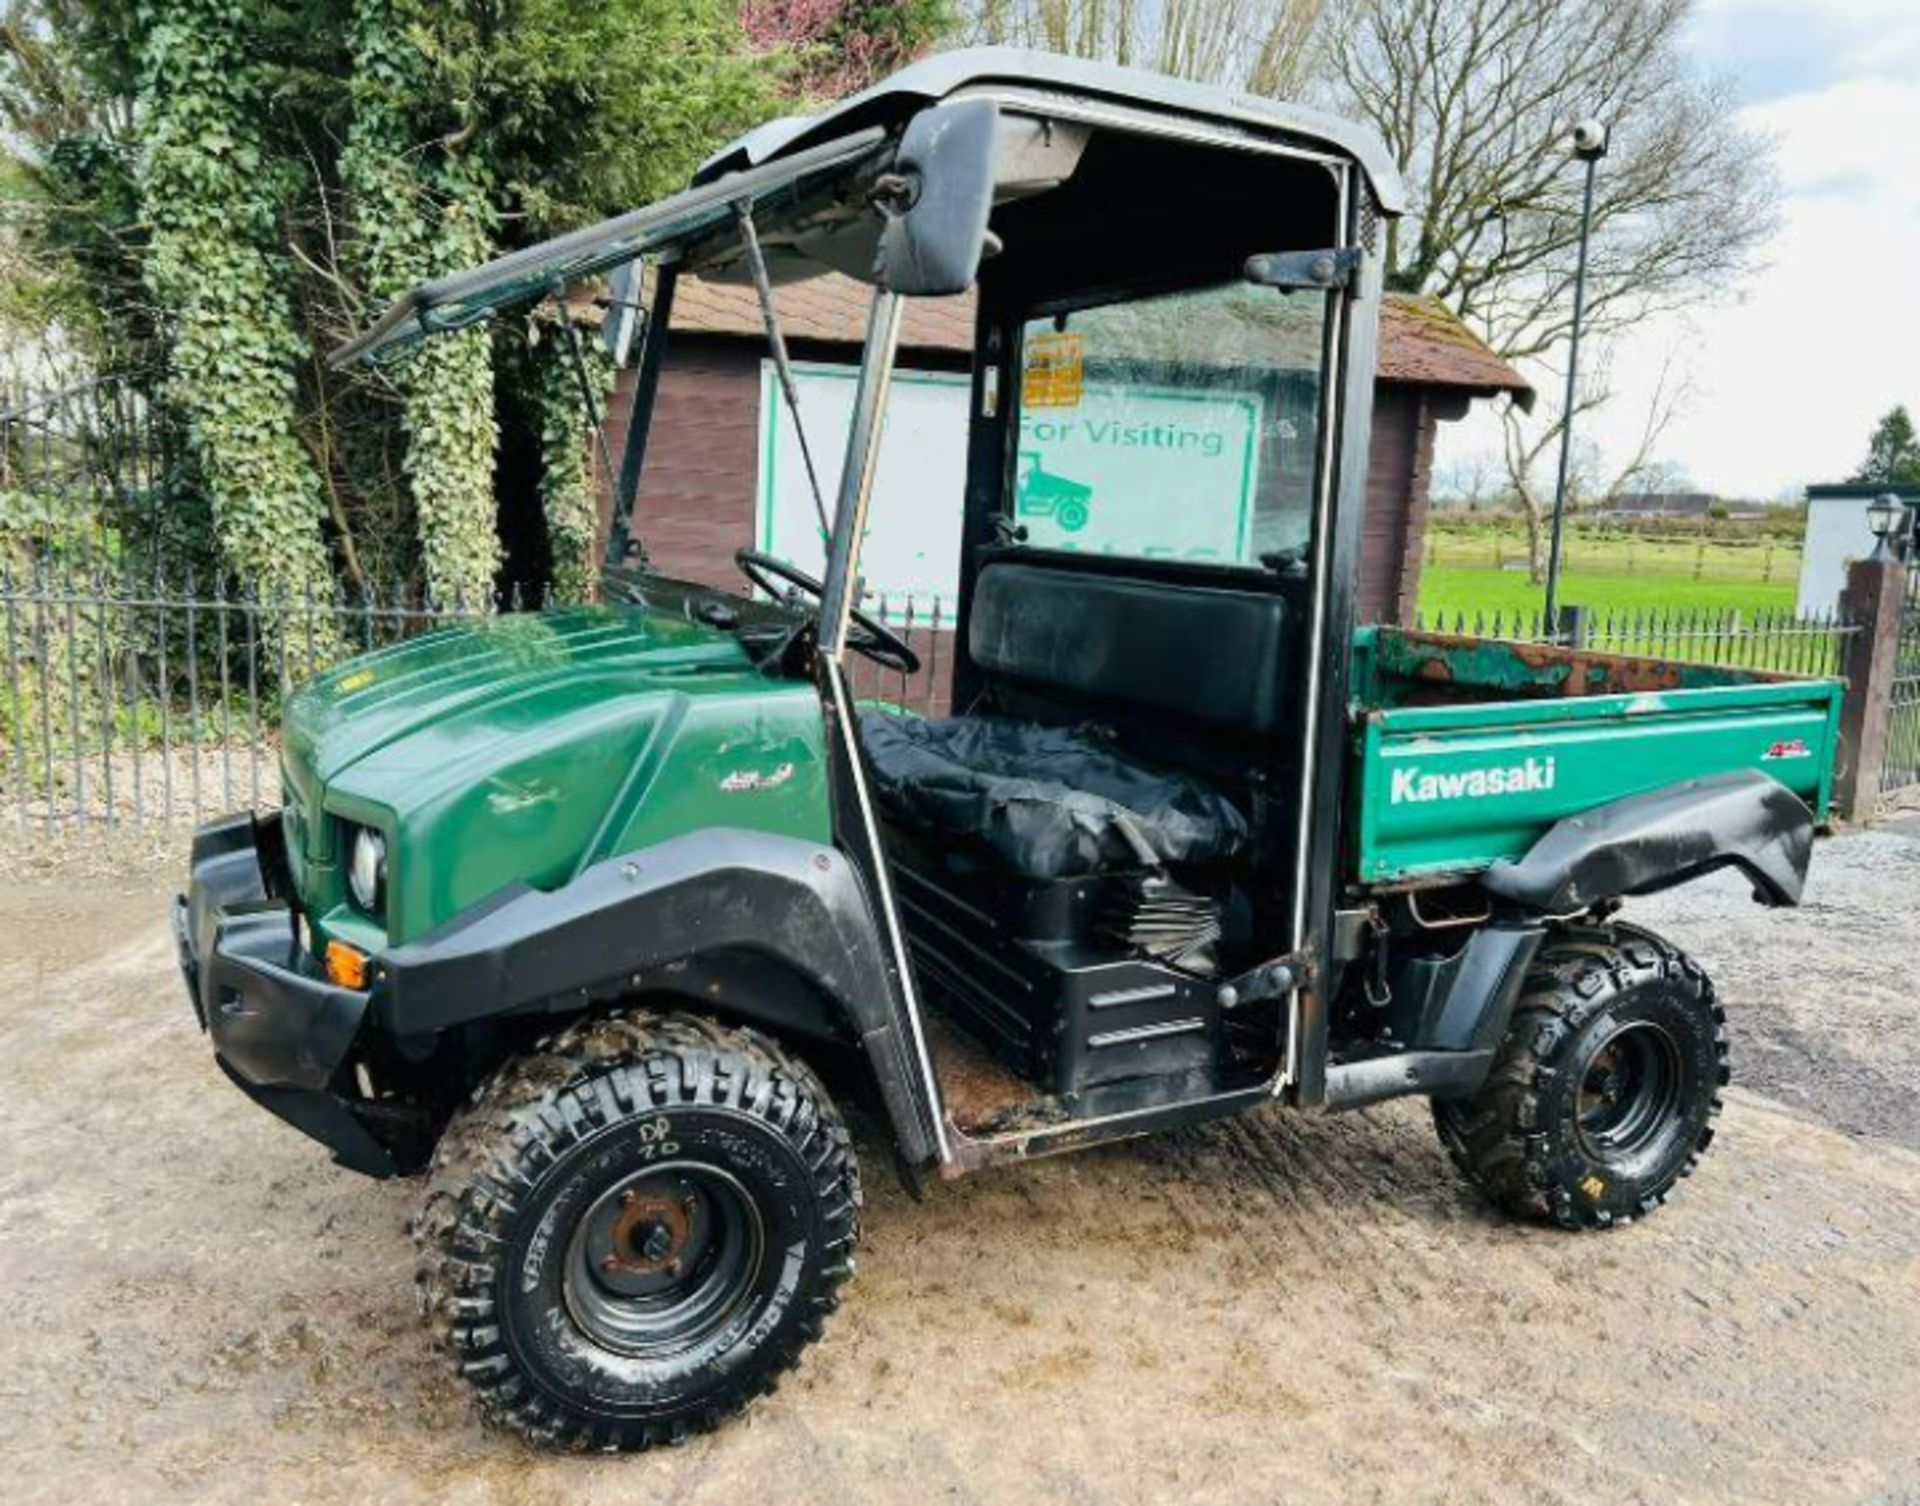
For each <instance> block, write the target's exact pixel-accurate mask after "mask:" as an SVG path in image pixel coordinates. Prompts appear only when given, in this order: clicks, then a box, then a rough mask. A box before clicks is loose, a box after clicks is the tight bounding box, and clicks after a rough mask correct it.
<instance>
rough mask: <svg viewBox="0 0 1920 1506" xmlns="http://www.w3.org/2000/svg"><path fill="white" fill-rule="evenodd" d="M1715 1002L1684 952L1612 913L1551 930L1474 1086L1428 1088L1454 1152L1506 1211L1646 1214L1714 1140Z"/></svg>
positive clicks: (1580, 1220)
mask: <svg viewBox="0 0 1920 1506" xmlns="http://www.w3.org/2000/svg"><path fill="white" fill-rule="evenodd" d="M1727 1077H1728V1069H1727V1032H1726V1014H1725V1012H1724V1011H1723V1010H1722V1009H1721V1008H1720V1005H1719V1003H1718V1002H1717V1001H1716V1000H1715V998H1714V993H1713V985H1712V984H1711V983H1710V982H1709V981H1708V980H1707V975H1706V974H1705V973H1704V972H1702V971H1701V970H1700V968H1699V966H1698V965H1697V964H1695V963H1694V962H1693V960H1692V959H1691V958H1689V957H1687V956H1686V954H1685V953H1683V952H1681V951H1680V950H1679V949H1678V948H1677V947H1674V946H1672V945H1670V944H1669V943H1667V942H1665V941H1663V940H1662V939H1661V938H1659V937H1658V936H1655V935H1653V934H1652V933H1651V932H1648V931H1642V930H1639V929H1637V928H1635V927H1631V926H1624V925H1616V926H1611V927H1609V928H1607V930H1606V931H1604V932H1600V931H1595V932H1592V933H1589V934H1586V935H1573V934H1568V935H1563V936H1558V937H1554V938H1552V939H1550V940H1549V941H1548V943H1547V945H1546V946H1545V947H1544V948H1543V949H1542V951H1541V953H1540V957H1539V960H1538V961H1537V962H1536V963H1535V965H1534V969H1533V972H1532V973H1531V974H1530V976H1529V978H1528V980H1527V989H1526V991H1525V993H1523V994H1522V996H1521V998H1520V1002H1519V1003H1518V1005H1517V1006H1516V1007H1515V1009H1514V1017H1513V1023H1512V1026H1511V1027H1510V1028H1509V1030H1508V1032H1507V1038H1506V1041H1505V1043H1504V1045H1503V1046H1502V1047H1501V1050H1500V1054H1499V1057H1498V1059H1497V1061H1496V1062H1495V1064H1494V1069H1493V1073H1492V1075H1491V1076H1490V1077H1489V1078H1488V1080H1487V1083H1486V1085H1485V1086H1484V1087H1483V1088H1482V1089H1481V1090H1480V1091H1479V1092H1478V1093H1476V1094H1474V1095H1473V1096H1472V1097H1469V1098H1455V1099H1437V1100H1435V1102H1434V1106H1433V1108H1434V1122H1435V1124H1436V1126H1437V1127H1438V1129H1439V1131H1440V1138H1441V1140H1442V1141H1443V1142H1444V1143H1445V1144H1446V1147H1447V1149H1448V1151H1449V1152H1450V1153H1451V1155H1452V1156H1453V1159H1454V1162H1455V1164H1457V1165H1458V1166H1459V1167H1460V1169H1461V1170H1462V1171H1464V1172H1465V1173H1466V1174H1467V1175H1468V1176H1469V1177H1471V1178H1472V1179H1473V1181H1474V1182H1476V1183H1477V1184H1478V1185H1479V1186H1480V1187H1481V1188H1482V1189H1484V1190H1485V1191H1486V1193H1487V1194H1488V1195H1489V1196H1490V1197H1491V1198H1492V1199H1493V1200H1494V1202H1496V1203H1498V1204H1499V1205H1500V1206H1501V1207H1503V1208H1505V1209H1506V1210H1508V1211H1509V1212H1512V1213H1518V1214H1522V1215H1525V1216H1528V1217H1531V1218H1537V1219H1540V1220H1543V1221H1546V1222H1552V1223H1556V1224H1559V1225H1560V1226H1562V1227H1563V1228H1568V1229H1597V1228H1605V1227H1607V1226H1609V1225H1612V1224H1618V1223H1624V1222H1626V1221H1628V1220H1629V1219H1633V1218H1637V1217H1639V1216H1641V1215H1644V1214H1647V1213H1651V1212H1652V1211H1653V1210H1654V1209H1655V1208H1657V1207H1659V1205H1660V1204H1661V1203H1662V1202H1663V1201H1664V1200H1665V1199H1666V1197H1667V1195H1668V1193H1670V1192H1671V1191H1672V1190H1673V1187H1674V1184H1675V1183H1676V1182H1678V1181H1679V1179H1680V1178H1681V1177H1683V1176H1686V1175H1687V1174H1688V1173H1690V1172H1691V1171H1692V1170H1693V1168H1694V1166H1695V1164H1696V1163H1697V1162H1698V1161H1699V1159H1700V1153H1701V1152H1702V1151H1704V1150H1705V1149H1706V1147H1707V1144H1708V1142H1709V1141H1711V1140H1712V1138H1713V1123H1712V1121H1713V1118H1714V1116H1715V1115H1717V1114H1718V1113H1719V1112H1720V1090H1721V1089H1722V1088H1723V1087H1725V1086H1726V1083H1727Z"/></svg>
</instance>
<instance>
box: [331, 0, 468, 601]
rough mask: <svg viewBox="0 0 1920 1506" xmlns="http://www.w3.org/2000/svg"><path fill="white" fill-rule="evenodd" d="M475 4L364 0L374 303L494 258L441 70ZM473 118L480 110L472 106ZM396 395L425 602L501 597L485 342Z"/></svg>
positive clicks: (419, 352)
mask: <svg viewBox="0 0 1920 1506" xmlns="http://www.w3.org/2000/svg"><path fill="white" fill-rule="evenodd" d="M471 9H472V7H470V6H465V5H460V4H433V3H428V0H355V4H354V10H353V20H352V26H351V30H350V34H349V51H350V53H351V55H352V70H353V71H352V84H351V90H350V97H351V102H352V110H353V116H352V125H351V127H350V128H349V130H348V134H347V144H346V148H345V150H344V151H343V152H342V153H341V157H340V177H341V182H342V185H343V187H344V189H345V192H346V199H347V203H348V206H349V213H350V215H351V218H352V224H353V227H354V240H353V254H354V258H355V261H356V263H357V265H358V268H359V270H360V272H361V275H362V277H363V279H364V282H365V286H366V290H367V294H368V296H369V298H370V299H371V300H372V302H373V303H374V305H375V306H376V307H377V306H379V305H382V304H385V303H387V302H389V301H390V300H392V299H394V298H397V297H399V296H400V295H401V294H402V293H404V292H406V291H407V289H409V288H411V287H413V286H415V285H416V284H418V283H422V282H425V281H427V280H429V279H431V278H434V277H440V276H444V275H445V274H447V273H449V272H454V271H458V270H460V269H461V268H463V267H470V266H473V265H475V264H477V263H479V262H483V261H485V260H487V258H488V257H489V256H491V255H492V254H493V251H494V245H495V241H494V226H495V223H496V219H497V216H496V215H495V212H494V208H493V204H492V200H491V194H492V192H493V188H494V184H495V178H496V175H495V173H494V172H493V170H492V168H491V165H490V164H489V162H488V160H487V157H486V152H485V139H484V138H483V137H482V136H481V134H480V132H479V131H478V130H477V129H476V128H475V122H473V121H471V120H463V119H461V118H459V117H460V116H461V114H462V110H461V101H460V100H459V99H458V98H457V96H453V95H450V94H449V92H448V89H447V85H448V82H449V80H448V79H447V78H446V76H445V70H444V69H443V68H442V67H441V66H440V60H441V59H443V58H445V57H446V56H448V55H449V53H450V52H452V53H454V54H457V53H458V51H459V50H460V49H461V48H462V47H463V46H467V47H471V46H472V45H474V43H475V40H476V39H475V38H474V37H473V36H471V35H470V32H471V26H470V25H469V24H468V19H467V12H469V11H470V10H471ZM468 108H471V106H470V104H469V106H468ZM389 375H390V379H391V380H392V381H393V383H394V384H395V386H396V387H397V389H398V395H399V400H400V414H401V430H402V437H403V456H402V475H403V477H404V480H405V484H406V487H407V491H408V494H409V500H410V501H411V503H412V507H413V512H414V517H415V520H416V527H417V529H418V533H419V542H420V555H421V560H422V563H423V566H424V574H425V577H426V586H427V589H428V591H429V592H430V593H431V594H432V595H433V596H434V597H435V598H436V599H438V600H441V601H445V602H454V601H463V602H467V603H478V602H485V601H489V600H491V599H492V593H493V589H494V576H495V574H496V572H497V571H498V570H499V568H500V546H499V542H498V538H497V536H496V533H495V530H494V496H493V458H494V451H495V448H496V447H497V445H498V443H499V433H498V430H497V427H496V425H495V422H494V405H493V375H494V374H493V355H492V347H491V344H490V342H489V340H488V337H487V333H486V331H484V330H478V329H475V330H467V331H464V332H462V333H460V334H457V335H450V336H446V337H443V338H441V339H438V340H431V341H427V342H425V343H424V344H423V345H421V346H419V347H418V348H416V349H415V350H414V351H413V352H412V353H411V354H410V355H408V356H406V357H405V358H404V359H403V360H402V361H400V362H399V363H398V364H397V365H396V366H395V367H394V368H392V370H391V372H390V374H389Z"/></svg>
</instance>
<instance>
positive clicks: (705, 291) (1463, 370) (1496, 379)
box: [673, 273, 1532, 394]
mask: <svg viewBox="0 0 1920 1506" xmlns="http://www.w3.org/2000/svg"><path fill="white" fill-rule="evenodd" d="M872 296H873V294H872V290H871V289H870V288H868V287H867V286H866V285H865V284H864V283H859V282H855V281H854V280H853V279H852V278H850V277H842V276H841V275H839V274H838V273H829V274H828V275H826V276H824V277H815V278H811V279H809V280H808V281H806V282H797V283H791V284H789V285H787V286H786V287H782V288H776V289H775V290H774V307H775V308H776V309H778V310H779V313H780V323H781V327H782V328H783V329H784V330H785V331H786V335H787V338H788V339H789V340H821V341H829V342H833V343H837V344H845V345H858V344H859V343H860V342H861V341H862V340H863V339H864V338H865V337H866V324H867V305H868V303H869V301H870V300H871V298H872ZM673 327H674V328H675V329H677V330H685V331H687V332H688V333H690V334H692V333H698V334H708V335H745V336H755V337H757V336H759V335H760V334H761V333H762V325H761V322H760V302H759V299H758V298H757V297H756V296H755V295H754V291H753V289H752V288H751V287H747V286H742V287H735V286H731V285H728V284H723V283H713V282H703V281H701V280H700V279H699V278H692V277H690V278H688V279H686V280H685V281H683V282H682V283H681V284H680V286H679V287H678V289H676V290H675V293H674V299H673ZM900 343H901V345H902V346H903V347H905V348H907V349H909V350H939V351H958V352H963V353H964V352H966V351H970V350H972V349H973V295H972V294H971V293H963V294H961V295H960V296H959V297H957V298H910V299H908V300H907V314H906V323H905V325H904V327H903V329H902V331H901V336H900ZM1379 375H1380V380H1381V381H1383V382H1405V383H1408V384H1411V385H1415V386H1425V387H1456V388H1461V389H1464V390H1467V391H1471V392H1484V393H1492V392H1512V393H1516V394H1529V393H1531V391H1532V388H1531V387H1530V386H1529V384H1528V383H1527V381H1526V379H1525V378H1524V377H1522V376H1521V375H1520V374H1519V373H1518V372H1517V371H1515V370H1514V369H1513V368H1512V367H1511V366H1509V365H1508V364H1507V363H1506V362H1505V361H1503V360H1501V359H1500V358H1499V357H1498V356H1497V355H1495V354H1494V353H1493V352H1492V351H1491V350H1489V349H1488V348H1487V347H1486V345H1485V344H1484V343H1483V342H1482V341H1481V340H1480V339H1479V337H1478V336H1476V335H1475V334H1474V333H1473V331H1471V330H1470V329H1468V328H1467V327H1466V326H1465V325H1464V324H1462V323H1461V322H1460V321H1459V320H1458V319H1457V318H1455V317H1454V315H1453V314H1452V312H1451V311H1449V310H1448V309H1447V308H1446V307H1445V306H1444V305H1443V304H1441V303H1440V302H1439V301H1438V300H1436V299H1432V298H1413V297H1406V296H1403V295H1400V294H1390V295H1388V297H1387V300H1386V303H1385V304H1384V305H1383V306H1382V309H1381V319H1380V363H1379Z"/></svg>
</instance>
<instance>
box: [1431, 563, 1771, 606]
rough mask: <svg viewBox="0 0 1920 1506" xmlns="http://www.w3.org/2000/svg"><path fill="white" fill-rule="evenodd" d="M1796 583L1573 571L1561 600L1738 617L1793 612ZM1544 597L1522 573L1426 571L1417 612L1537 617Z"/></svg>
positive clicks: (1449, 567)
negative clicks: (1737, 614) (1734, 611)
mask: <svg viewBox="0 0 1920 1506" xmlns="http://www.w3.org/2000/svg"><path fill="white" fill-rule="evenodd" d="M1796 589H1797V588H1796V586H1795V583H1794V582H1793V581H1791V580H1782V581H1773V582H1770V583H1769V582H1764V581H1757V580H1747V581H1742V580H1726V579H1722V578H1718V577H1715V578H1704V579H1701V580H1692V579H1690V578H1688V577H1685V576H1667V575H1649V574H1639V575H1625V574H1620V575H1616V574H1606V573H1595V572H1591V571H1583V570H1578V569H1576V570H1571V571H1569V572H1567V574H1565V575H1564V576H1562V577H1561V585H1560V599H1561V600H1562V601H1563V602H1566V603H1567V604H1568V605H1570V606H1584V607H1593V608H1595V609H1597V610H1599V611H1614V612H1622V611H1627V612H1635V611H1647V610H1658V611H1666V612H1679V611H1725V610H1728V609H1737V610H1739V611H1742V612H1759V611H1784V612H1791V611H1792V610H1793V604H1794V596H1795V593H1796ZM1545 596H1546V593H1545V591H1544V589H1543V588H1542V587H1540V586H1536V585H1534V584H1533V583H1532V582H1531V581H1529V580H1528V579H1527V572H1526V571H1524V570H1486V569H1473V568H1471V567H1468V566H1461V565H1428V566H1426V567H1425V568H1424V569H1422V571H1421V572H1420V610H1421V611H1422V612H1423V613H1426V614H1428V615H1430V616H1431V615H1432V614H1434V613H1440V612H1445V613H1448V614H1452V613H1454V612H1468V613H1472V612H1485V613H1487V614H1489V615H1491V614H1492V613H1495V612H1501V613H1505V614H1507V615H1509V616H1510V615H1511V614H1513V613H1515V612H1520V613H1529V612H1537V611H1539V610H1540V609H1541V608H1542V607H1543V606H1544V604H1545Z"/></svg>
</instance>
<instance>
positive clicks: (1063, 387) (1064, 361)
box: [1020, 333, 1086, 408]
mask: <svg viewBox="0 0 1920 1506" xmlns="http://www.w3.org/2000/svg"><path fill="white" fill-rule="evenodd" d="M1085 373H1086V361H1085V359H1084V357H1083V355H1082V353H1081V349H1080V337H1079V336H1078V335H1072V334H1065V333H1061V334H1052V335H1029V336H1027V345H1026V371H1025V373H1024V375H1023V376H1022V378H1021V383H1020V405H1021V406H1022V407H1024V408H1077V407H1079V406H1080V392H1081V388H1082V386H1083V384H1084V380H1085Z"/></svg>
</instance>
